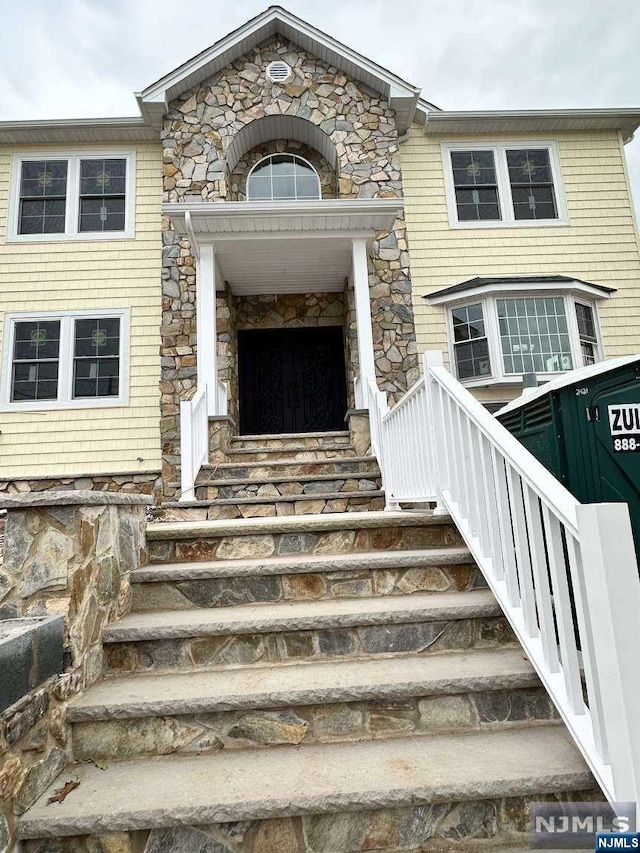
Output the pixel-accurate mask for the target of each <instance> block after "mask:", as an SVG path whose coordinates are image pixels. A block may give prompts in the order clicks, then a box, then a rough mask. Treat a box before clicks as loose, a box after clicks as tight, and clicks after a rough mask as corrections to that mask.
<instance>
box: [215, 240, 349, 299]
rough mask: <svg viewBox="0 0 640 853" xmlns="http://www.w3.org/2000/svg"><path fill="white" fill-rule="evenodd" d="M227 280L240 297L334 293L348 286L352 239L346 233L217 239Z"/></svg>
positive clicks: (221, 263) (221, 269) (216, 247)
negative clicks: (264, 238) (272, 237)
mask: <svg viewBox="0 0 640 853" xmlns="http://www.w3.org/2000/svg"><path fill="white" fill-rule="evenodd" d="M215 252H216V262H217V264H218V269H219V271H220V273H221V276H222V279H223V280H224V281H226V282H228V283H229V286H230V287H231V291H232V293H235V294H236V295H238V296H247V295H260V294H266V293H328V292H339V291H342V290H343V288H344V282H345V278H346V277H347V276H348V275H349V270H350V267H351V241H350V240H348V239H345V238H344V237H326V238H325V239H323V240H317V239H314V238H312V237H310V238H304V237H301V238H298V239H286V238H280V239H273V240H258V239H256V240H252V239H247V240H224V239H222V240H216V242H215Z"/></svg>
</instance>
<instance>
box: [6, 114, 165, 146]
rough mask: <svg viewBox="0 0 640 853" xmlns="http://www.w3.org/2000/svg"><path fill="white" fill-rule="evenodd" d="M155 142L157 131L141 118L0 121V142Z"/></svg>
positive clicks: (30, 143) (21, 143)
mask: <svg viewBox="0 0 640 853" xmlns="http://www.w3.org/2000/svg"><path fill="white" fill-rule="evenodd" d="M80 142H85V143H93V142H95V143H102V142H118V143H127V142H157V143H158V144H160V139H159V136H158V131H157V130H155V129H154V128H153V127H151V126H150V125H149V124H147V123H146V122H145V120H144V119H142V118H105V119H91V118H90V119H62V120H54V121H50V120H44V121H2V122H0V145H55V144H56V143H58V144H61V145H68V144H70V143H71V144H77V143H80Z"/></svg>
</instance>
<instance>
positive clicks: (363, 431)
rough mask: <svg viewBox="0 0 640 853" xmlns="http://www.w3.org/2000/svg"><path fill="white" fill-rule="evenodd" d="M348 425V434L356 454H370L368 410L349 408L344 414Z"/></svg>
mask: <svg viewBox="0 0 640 853" xmlns="http://www.w3.org/2000/svg"><path fill="white" fill-rule="evenodd" d="M345 420H346V422H347V424H348V426H349V436H350V438H351V444H353V446H354V448H355V451H356V454H357V455H358V456H370V455H371V433H370V431H369V412H368V411H367V410H366V409H349V410H348V411H347V414H346V416H345Z"/></svg>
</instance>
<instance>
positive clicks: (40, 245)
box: [0, 144, 162, 480]
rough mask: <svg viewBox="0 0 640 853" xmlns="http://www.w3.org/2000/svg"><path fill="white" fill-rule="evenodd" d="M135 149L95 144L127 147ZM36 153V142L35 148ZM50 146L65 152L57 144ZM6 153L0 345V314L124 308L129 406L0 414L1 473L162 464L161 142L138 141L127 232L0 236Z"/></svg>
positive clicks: (3, 151) (1, 155)
mask: <svg viewBox="0 0 640 853" xmlns="http://www.w3.org/2000/svg"><path fill="white" fill-rule="evenodd" d="M72 147H73V149H74V151H75V150H87V151H90V150H91V147H89V146H87V147H85V146H82V147H81V146H72ZM97 147H98V146H96V148H97ZM132 147H133V146H131V145H128V146H125V145H123V146H115V145H109V146H100V149H103V148H104V149H106V148H108V150H109V151H112V150H117V149H119V148H122V150H123V151H130V150H132ZM17 150H18V149H16V151H17ZM28 150H29V149H27V148H20V149H19V151H20V152H24V151H28ZM37 150H38V151H41V150H43V149H42V147H40V146H38V148H37ZM47 151H50V152H51V154H52V155H54V154H55V153H56V151H59V152H60V153H64V149H63V148H61V147H58V146H56V147H50V148H48V149H47ZM13 153H14V152H13V150H12V149H9V148H7V147H3V148H0V255H1V257H2V263H1V264H0V297H1V298H0V348H1V341H2V334H3V328H4V316H5V312H8V313H12V312H15V311H63V310H76V309H80V310H81V309H92V308H128V309H129V312H130V347H129V404H128V405H127V406H119V407H115V408H111V407H109V408H82V409H73V408H69V409H55V410H48V411H42V412H24V411H23V412H18V411H14V412H7V411H3V412H0V430H1V434H0V480H2V479H10V478H12V477H45V476H56V475H62V474H64V475H79V474H100V473H103V474H104V473H129V472H145V471H157V470H159V469H160V466H161V454H160V411H159V387H158V384H159V380H160V355H159V352H160V349H159V348H160V338H159V335H160V322H161V309H162V298H161V282H160V267H161V256H162V245H161V232H160V216H161V204H162V149H161V148H160V146H158V145H153V144H145V145H138V146H136V152H135V164H136V180H135V188H136V198H135V237H134V238H133V239H122V240H95V241H93V240H92V241H88V240H58V241H56V240H47V241H46V242H45V241H43V242H30V243H27V242H22V243H21V242H5V237H6V229H7V209H8V195H9V179H10V170H11V161H12V155H13ZM0 369H1V370H3V371H5V370H8V369H9V365H7V364H5V363H4V362H3V363H2V365H1V367H0ZM139 458H140V459H141V460H142V461H139Z"/></svg>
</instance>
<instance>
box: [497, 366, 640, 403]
mask: <svg viewBox="0 0 640 853" xmlns="http://www.w3.org/2000/svg"><path fill="white" fill-rule="evenodd" d="M636 361H640V355H625V356H622V357H621V358H611V359H609V360H608V361H599V362H598V363H597V364H591V365H589V367H579V368H578V369H577V370H568V371H567V372H566V373H563V374H562V375H561V376H558V378H557V379H552V380H551V381H550V382H545V383H544V385H541V386H540V387H539V388H532V389H529V390H528V391H527V393H526V395H523V396H522V397H517V398H516V399H515V400H512V401H511V402H510V403H507V405H506V406H503V408H502V409H500V410H499V411H498V412H496V415H503V414H506V413H507V412H512V411H514V409H519V408H521V407H522V406H526V405H527V404H528V403H530V402H531V400H535V399H536V398H537V397H544V395H545V394H549V393H550V392H551V391H557V390H558V389H559V388H564V387H565V386H566V385H574V384H576V383H579V382H586V381H587V380H590V379H593V378H594V376H600V375H601V374H602V373H608V371H610V370H615V369H616V368H618V367H624V366H625V365H626V364H634V362H636Z"/></svg>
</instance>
